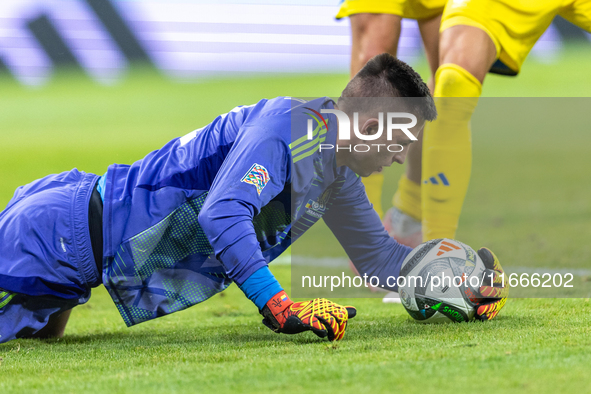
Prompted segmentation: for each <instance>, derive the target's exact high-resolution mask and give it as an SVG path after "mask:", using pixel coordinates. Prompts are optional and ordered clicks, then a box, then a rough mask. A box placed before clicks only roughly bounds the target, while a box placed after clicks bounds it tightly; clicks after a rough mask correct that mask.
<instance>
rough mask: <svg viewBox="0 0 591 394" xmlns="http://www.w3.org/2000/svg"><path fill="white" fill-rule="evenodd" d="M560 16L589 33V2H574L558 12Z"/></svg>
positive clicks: (590, 18) (590, 15)
mask: <svg viewBox="0 0 591 394" xmlns="http://www.w3.org/2000/svg"><path fill="white" fill-rule="evenodd" d="M560 16H562V17H563V18H564V19H566V20H567V21H569V22H571V23H572V24H574V25H576V26H579V27H580V28H581V29H584V30H586V31H588V32H590V33H591V1H589V0H575V1H573V2H572V3H571V4H570V5H569V6H568V7H566V8H565V9H563V10H562V11H561V12H560Z"/></svg>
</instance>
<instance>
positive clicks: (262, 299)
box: [240, 266, 283, 311]
mask: <svg viewBox="0 0 591 394" xmlns="http://www.w3.org/2000/svg"><path fill="white" fill-rule="evenodd" d="M240 290H242V291H243V292H244V294H245V295H246V297H248V299H249V300H251V301H252V302H254V304H255V305H256V306H257V308H259V311H260V310H262V309H263V308H264V306H265V305H266V304H267V303H268V302H269V300H271V298H272V297H273V296H275V295H276V294H278V293H279V292H281V291H283V288H282V287H281V285H280V284H279V282H277V279H275V277H274V276H273V274H272V273H271V271H270V270H269V267H267V266H265V267H262V268H259V269H258V270H257V271H255V273H254V274H252V275H251V276H250V277H249V278H248V279H246V280H245V281H244V283H242V285H241V286H240Z"/></svg>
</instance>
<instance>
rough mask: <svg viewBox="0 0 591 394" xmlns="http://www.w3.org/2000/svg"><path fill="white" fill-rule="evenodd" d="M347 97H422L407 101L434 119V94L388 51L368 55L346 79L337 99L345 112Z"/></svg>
mask: <svg viewBox="0 0 591 394" xmlns="http://www.w3.org/2000/svg"><path fill="white" fill-rule="evenodd" d="M349 97H368V98H370V97H371V98H377V97H418V98H422V99H418V100H408V102H409V103H412V104H410V105H411V107H412V109H413V110H414V112H416V113H417V115H419V116H420V117H421V118H422V119H424V120H429V121H432V120H434V119H435V118H437V109H436V108H435V103H434V102H433V97H431V93H430V92H429V88H428V87H427V85H426V84H425V82H423V79H422V78H421V76H420V75H419V74H417V72H416V71H415V70H413V69H412V67H410V66H409V65H408V64H406V63H404V62H403V61H401V60H399V59H396V58H395V57H394V56H392V55H390V54H389V53H382V54H381V55H377V56H374V57H373V58H371V59H370V60H369V61H368V62H367V64H366V65H365V66H364V67H363V68H362V69H361V70H360V71H359V72H358V73H357V75H355V76H354V77H353V79H352V80H351V81H349V83H348V84H347V86H346V87H345V90H343V93H341V97H340V98H339V100H338V106H339V107H340V108H342V109H343V111H345V112H348V111H347V109H348V108H347V107H348V106H347V101H348V100H347V98H349ZM349 101H354V100H349ZM356 101H357V102H359V100H356Z"/></svg>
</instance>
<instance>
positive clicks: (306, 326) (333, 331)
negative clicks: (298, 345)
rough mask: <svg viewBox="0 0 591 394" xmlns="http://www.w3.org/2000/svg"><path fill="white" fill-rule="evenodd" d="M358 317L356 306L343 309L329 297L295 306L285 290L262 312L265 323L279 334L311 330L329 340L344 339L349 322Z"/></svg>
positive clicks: (296, 303)
mask: <svg viewBox="0 0 591 394" xmlns="http://www.w3.org/2000/svg"><path fill="white" fill-rule="evenodd" d="M356 314H357V310H356V309H355V308H354V307H352V306H347V307H345V306H341V305H339V304H335V303H334V302H332V301H329V300H327V299H325V298H315V299H313V300H310V301H302V302H295V303H294V302H293V301H292V300H290V299H289V297H288V296H287V294H286V293H285V291H283V290H282V291H280V292H279V293H277V294H275V296H273V297H272V298H271V299H270V300H269V301H268V302H267V304H266V305H265V306H264V307H263V309H262V310H261V315H263V317H264V319H263V324H264V325H266V326H267V327H269V328H270V329H271V330H273V331H275V332H277V333H284V334H298V333H300V332H304V331H310V330H311V331H312V332H313V333H314V334H316V335H318V336H319V337H320V338H325V337H327V338H328V340H329V341H339V340H341V339H343V336H345V330H346V329H347V321H348V320H349V319H350V318H353V317H355V315H356Z"/></svg>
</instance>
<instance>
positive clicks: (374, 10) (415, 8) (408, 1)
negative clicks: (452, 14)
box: [336, 0, 447, 19]
mask: <svg viewBox="0 0 591 394" xmlns="http://www.w3.org/2000/svg"><path fill="white" fill-rule="evenodd" d="M446 1H447V0H388V1H380V0H344V1H343V2H342V3H341V8H340V9H339V13H338V14H337V16H336V18H337V19H341V18H345V17H347V16H351V15H355V14H392V15H399V16H401V17H402V18H408V19H428V18H432V17H434V16H436V15H439V14H441V13H442V12H443V8H444V7H445V2H446Z"/></svg>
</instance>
